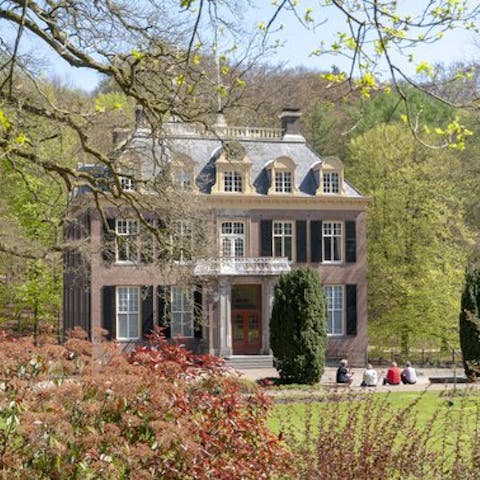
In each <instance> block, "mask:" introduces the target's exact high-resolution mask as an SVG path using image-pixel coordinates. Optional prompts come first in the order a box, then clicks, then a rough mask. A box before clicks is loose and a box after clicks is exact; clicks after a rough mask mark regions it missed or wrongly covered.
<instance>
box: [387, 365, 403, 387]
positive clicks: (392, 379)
mask: <svg viewBox="0 0 480 480" xmlns="http://www.w3.org/2000/svg"><path fill="white" fill-rule="evenodd" d="M401 373H402V372H401V371H400V369H399V368H398V365H397V363H396V362H392V365H391V366H390V368H389V369H388V370H387V376H386V377H385V378H384V379H383V384H384V385H400V383H401V381H402V379H401Z"/></svg>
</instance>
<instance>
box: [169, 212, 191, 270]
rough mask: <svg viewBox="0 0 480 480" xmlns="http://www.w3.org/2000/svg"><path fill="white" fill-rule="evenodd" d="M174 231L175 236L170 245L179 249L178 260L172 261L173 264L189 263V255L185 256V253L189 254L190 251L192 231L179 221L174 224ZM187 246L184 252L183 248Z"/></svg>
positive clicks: (183, 222) (183, 221)
mask: <svg viewBox="0 0 480 480" xmlns="http://www.w3.org/2000/svg"><path fill="white" fill-rule="evenodd" d="M175 228H176V231H175V234H174V235H173V236H172V238H171V242H172V245H175V246H178V247H180V249H179V254H180V255H179V258H177V259H174V262H176V263H180V264H185V263H187V262H189V261H190V258H188V257H189V256H191V255H186V253H190V252H191V251H192V230H191V228H190V227H189V226H188V225H187V222H186V221H185V220H179V221H178V222H177V223H176V226H175ZM188 244H190V245H189V248H188V249H187V252H186V251H185V250H186V249H185V246H187V245H188Z"/></svg>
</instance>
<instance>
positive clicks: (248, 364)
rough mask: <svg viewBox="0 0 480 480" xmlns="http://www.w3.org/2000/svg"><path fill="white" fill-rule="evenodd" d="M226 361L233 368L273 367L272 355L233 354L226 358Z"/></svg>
mask: <svg viewBox="0 0 480 480" xmlns="http://www.w3.org/2000/svg"><path fill="white" fill-rule="evenodd" d="M225 363H226V364H227V365H228V366H229V367H232V368H237V369H244V368H272V367H273V356H272V355H232V356H231V357H227V358H225Z"/></svg>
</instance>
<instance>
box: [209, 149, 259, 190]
mask: <svg viewBox="0 0 480 480" xmlns="http://www.w3.org/2000/svg"><path fill="white" fill-rule="evenodd" d="M217 155H218V157H217V159H216V161H215V172H216V173H215V184H214V185H213V187H212V193H252V192H254V189H253V187H252V182H251V177H250V170H251V167H252V162H251V161H250V159H249V158H248V156H247V152H246V150H245V148H244V147H243V146H242V145H241V144H240V143H239V142H233V141H232V142H227V143H226V144H225V145H224V147H223V148H222V149H221V150H220V152H218V153H217Z"/></svg>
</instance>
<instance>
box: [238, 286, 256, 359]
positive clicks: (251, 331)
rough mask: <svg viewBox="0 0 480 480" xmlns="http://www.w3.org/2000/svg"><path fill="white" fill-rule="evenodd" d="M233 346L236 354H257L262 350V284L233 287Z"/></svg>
mask: <svg viewBox="0 0 480 480" xmlns="http://www.w3.org/2000/svg"><path fill="white" fill-rule="evenodd" d="M232 348H233V353H234V355H255V354H259V353H260V352H261V349H262V316H261V286H260V285H234V286H233V287H232Z"/></svg>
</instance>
